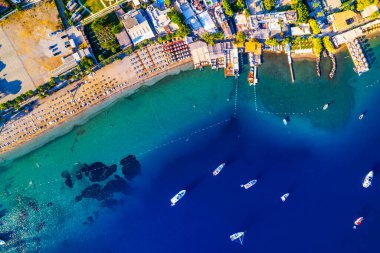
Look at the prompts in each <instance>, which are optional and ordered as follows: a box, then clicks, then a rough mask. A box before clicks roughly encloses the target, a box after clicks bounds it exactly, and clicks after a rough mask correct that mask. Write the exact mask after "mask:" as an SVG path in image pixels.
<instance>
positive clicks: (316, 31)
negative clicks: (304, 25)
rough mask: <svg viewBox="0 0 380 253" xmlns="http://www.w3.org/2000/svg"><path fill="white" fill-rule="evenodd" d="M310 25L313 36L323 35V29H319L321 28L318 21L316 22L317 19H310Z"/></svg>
mask: <svg viewBox="0 0 380 253" xmlns="http://www.w3.org/2000/svg"><path fill="white" fill-rule="evenodd" d="M309 25H310V28H311V31H312V32H313V34H319V33H321V29H319V26H318V24H317V21H315V19H313V18H311V19H309Z"/></svg>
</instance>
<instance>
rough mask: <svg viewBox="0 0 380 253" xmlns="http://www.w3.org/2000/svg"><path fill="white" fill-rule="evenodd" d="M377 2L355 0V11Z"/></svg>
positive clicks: (374, 0)
mask: <svg viewBox="0 0 380 253" xmlns="http://www.w3.org/2000/svg"><path fill="white" fill-rule="evenodd" d="M378 3H379V0H357V2H356V10H357V11H362V10H364V9H365V8H366V7H368V6H370V5H376V4H378Z"/></svg>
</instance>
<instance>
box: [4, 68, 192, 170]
mask: <svg viewBox="0 0 380 253" xmlns="http://www.w3.org/2000/svg"><path fill="white" fill-rule="evenodd" d="M192 67H193V64H192V61H185V62H182V63H179V65H175V66H171V67H170V68H168V69H166V70H164V71H162V72H160V73H157V74H156V75H153V76H149V77H147V78H145V79H143V80H139V81H137V82H135V83H133V84H131V85H128V86H127V87H125V88H124V89H121V90H119V91H116V92H115V93H113V94H111V95H110V96H108V97H105V98H104V99H101V100H99V101H97V102H96V103H94V104H92V105H91V106H90V107H89V108H87V109H86V110H82V111H79V112H78V113H77V114H75V115H73V116H71V117H68V118H67V119H66V120H65V121H63V122H60V123H58V124H56V125H53V126H51V127H50V128H47V129H45V130H43V131H41V132H40V133H38V134H36V135H32V136H30V137H29V138H28V139H25V140H24V141H21V142H20V143H19V144H17V145H15V146H13V147H11V148H9V149H7V150H2V151H0V164H7V163H10V162H12V161H13V160H15V159H17V158H19V157H21V156H23V155H26V154H28V153H30V152H32V151H34V150H36V149H38V148H40V147H42V146H44V145H46V144H48V143H49V142H51V141H53V140H54V139H56V138H58V137H60V136H63V135H65V134H67V133H69V132H70V131H71V130H72V129H74V128H75V127H77V126H80V125H83V124H85V123H86V122H88V121H89V120H91V119H92V118H93V117H94V116H96V115H97V114H98V113H101V112H102V111H103V110H104V109H106V108H108V107H109V106H111V105H112V104H114V103H115V102H117V101H118V100H119V99H120V98H123V97H127V96H130V95H132V94H134V93H136V92H138V90H139V89H140V88H141V87H144V86H152V85H154V84H156V83H157V82H159V81H160V80H162V79H163V78H165V77H167V76H171V75H178V74H179V73H180V72H182V71H188V70H191V69H192ZM45 103H46V102H45Z"/></svg>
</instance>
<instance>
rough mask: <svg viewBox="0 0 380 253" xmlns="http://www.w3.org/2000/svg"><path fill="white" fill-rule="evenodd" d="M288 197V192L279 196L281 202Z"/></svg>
mask: <svg viewBox="0 0 380 253" xmlns="http://www.w3.org/2000/svg"><path fill="white" fill-rule="evenodd" d="M288 197H289V193H285V194H284V195H282V196H281V200H282V202H285V201H286V199H287V198H288Z"/></svg>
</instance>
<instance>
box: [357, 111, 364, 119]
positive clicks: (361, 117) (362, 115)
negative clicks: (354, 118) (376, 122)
mask: <svg viewBox="0 0 380 253" xmlns="http://www.w3.org/2000/svg"><path fill="white" fill-rule="evenodd" d="M364 115H365V112H362V114H360V115H359V117H358V118H359V120H362V119H363V118H364Z"/></svg>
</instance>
